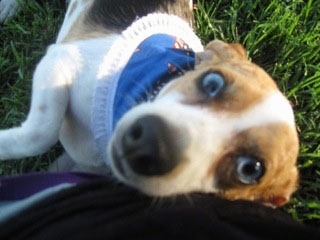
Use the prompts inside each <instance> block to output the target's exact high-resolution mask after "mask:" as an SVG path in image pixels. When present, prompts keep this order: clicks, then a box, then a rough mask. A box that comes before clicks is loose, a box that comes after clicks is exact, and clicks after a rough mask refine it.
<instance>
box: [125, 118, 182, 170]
mask: <svg viewBox="0 0 320 240" xmlns="http://www.w3.org/2000/svg"><path fill="white" fill-rule="evenodd" d="M122 148H123V152H124V154H125V156H124V159H126V161H127V164H128V165H129V166H130V167H131V169H132V170H133V171H134V172H135V173H137V174H140V175H144V176H155V175H163V174H165V173H168V172H169V171H171V170H172V169H173V168H174V167H175V166H176V165H177V162H178V160H177V154H176V153H175V149H174V144H173V134H172V132H171V131H170V129H169V127H168V125H167V124H166V123H165V122H164V120H162V119H161V118H160V117H158V116H154V115H147V116H143V117H141V118H139V119H137V120H136V121H135V122H134V123H133V124H132V125H131V126H129V127H128V129H127V130H126V131H125V133H124V135H123V136H122Z"/></svg>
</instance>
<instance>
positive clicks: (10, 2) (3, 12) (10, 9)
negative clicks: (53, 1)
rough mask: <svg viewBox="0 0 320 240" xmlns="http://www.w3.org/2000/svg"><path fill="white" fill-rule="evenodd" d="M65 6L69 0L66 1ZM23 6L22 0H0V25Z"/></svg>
mask: <svg viewBox="0 0 320 240" xmlns="http://www.w3.org/2000/svg"><path fill="white" fill-rule="evenodd" d="M65 2H66V5H68V4H69V2H70V0H66V1H65ZM22 4H25V1H24V0H1V1H0V23H3V22H5V21H7V20H9V19H11V18H12V17H14V16H15V15H16V14H17V13H18V12H19V10H20V6H21V5H22Z"/></svg>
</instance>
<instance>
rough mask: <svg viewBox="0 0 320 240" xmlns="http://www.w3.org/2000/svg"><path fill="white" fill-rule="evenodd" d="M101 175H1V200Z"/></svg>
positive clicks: (10, 199) (27, 195) (20, 196)
mask: <svg viewBox="0 0 320 240" xmlns="http://www.w3.org/2000/svg"><path fill="white" fill-rule="evenodd" d="M99 177H101V176H100V175H94V174H88V173H71V172H70V173H30V174H23V175H17V176H7V177H0V201H13V200H20V199H23V198H26V197H29V196H31V195H33V194H35V193H37V192H40V191H42V190H44V189H46V188H49V187H53V186H56V185H59V184H63V183H70V184H77V183H82V182H86V181H89V180H92V179H95V178H99Z"/></svg>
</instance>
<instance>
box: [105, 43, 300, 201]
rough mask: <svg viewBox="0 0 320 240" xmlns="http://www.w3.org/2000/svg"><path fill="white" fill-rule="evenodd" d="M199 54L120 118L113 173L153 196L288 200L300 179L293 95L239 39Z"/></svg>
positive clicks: (112, 155) (113, 147) (211, 46)
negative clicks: (197, 194)
mask: <svg viewBox="0 0 320 240" xmlns="http://www.w3.org/2000/svg"><path fill="white" fill-rule="evenodd" d="M198 60H199V64H198V65H197V67H196V69H195V70H194V71H190V72H187V73H186V74H185V75H183V76H181V77H179V78H177V79H175V80H174V81H172V82H171V83H169V84H168V85H167V86H166V87H164V88H163V89H162V90H161V92H160V93H159V94H158V96H157V97H156V99H155V100H154V101H152V102H146V103H143V104H140V105H138V106H137V107H135V108H133V109H131V110H130V111H129V112H128V113H127V114H125V116H124V117H123V118H122V119H121V120H120V121H119V123H118V125H117V127H116V130H115V134H114V137H113V139H112V141H111V144H110V146H109V157H110V161H111V167H112V169H113V172H114V174H115V175H116V176H117V177H118V179H120V180H121V181H123V182H125V183H127V184H129V185H131V186H134V187H136V188H138V189H140V190H141V191H142V192H145V193H146V194H149V195H152V196H168V195H173V194H181V193H189V192H213V193H217V194H218V195H220V196H222V197H225V198H227V199H231V200H235V199H246V200H252V201H258V202H262V203H264V204H267V205H272V206H280V205H282V204H284V203H286V202H287V201H288V200H289V198H290V196H291V194H292V193H293V191H294V190H295V188H296V184H297V178H298V173H297V169H296V165H295V164H296V159H297V154H298V137H297V133H296V129H295V124H294V116H293V112H292V109H291V106H290V104H289V102H288V101H287V99H286V98H285V97H284V96H283V95H282V94H281V93H280V91H279V90H278V88H277V86H276V84H275V83H274V81H273V80H272V79H271V78H270V76H269V75H268V74H267V73H265V72H264V71H263V70H262V69H261V68H259V67H258V66H256V65H254V64H253V63H251V62H249V61H248V60H247V59H246V54H245V51H244V49H243V48H242V46H240V45H236V44H234V45H229V44H226V43H223V42H221V41H213V42H211V43H210V44H209V45H208V46H207V47H206V50H205V51H204V52H203V53H199V54H198Z"/></svg>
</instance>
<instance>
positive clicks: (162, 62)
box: [92, 14, 202, 152]
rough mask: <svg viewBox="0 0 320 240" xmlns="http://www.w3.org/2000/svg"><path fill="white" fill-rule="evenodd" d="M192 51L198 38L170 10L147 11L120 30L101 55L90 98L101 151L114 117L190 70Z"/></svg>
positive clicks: (118, 116) (192, 65) (153, 94)
mask: <svg viewBox="0 0 320 240" xmlns="http://www.w3.org/2000/svg"><path fill="white" fill-rule="evenodd" d="M198 51H202V45H201V42H200V40H199V38H198V37H197V36H196V35H195V34H194V32H193V30H192V29H191V28H190V27H189V26H188V24H187V23H185V22H184V21H183V20H181V19H180V18H178V17H176V16H172V15H167V14H151V15H148V16H146V17H144V18H141V19H139V20H137V21H136V22H134V23H133V24H132V26H131V27H129V28H128V29H127V30H126V31H124V32H123V33H122V36H121V37H120V38H119V39H118V40H116V41H115V44H114V45H113V46H112V47H111V49H110V51H109V52H108V54H107V56H106V58H105V59H106V61H105V63H103V65H102V66H105V68H103V69H101V71H100V73H99V77H100V79H99V81H98V83H97V86H96V89H95V95H94V100H93V114H92V125H93V132H94V134H95V139H96V142H97V145H98V148H100V149H101V151H102V152H104V151H105V149H106V145H107V143H108V141H109V139H110V137H111V135H112V132H113V130H114V127H115V126H116V124H117V122H118V121H119V120H120V118H121V117H122V116H123V115H124V114H125V113H126V112H127V111H128V110H129V109H130V108H132V107H133V106H134V105H136V104H137V103H139V102H141V101H147V100H152V98H153V97H155V95H156V94H157V93H158V92H159V90H160V89H159V88H162V87H163V86H164V85H165V84H166V83H168V82H169V81H170V80H172V79H173V78H174V77H177V75H179V74H182V73H183V72H185V71H188V70H192V69H193V68H194V64H195V52H198Z"/></svg>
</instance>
